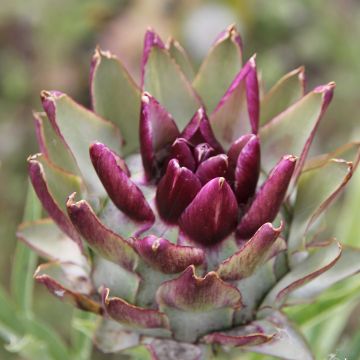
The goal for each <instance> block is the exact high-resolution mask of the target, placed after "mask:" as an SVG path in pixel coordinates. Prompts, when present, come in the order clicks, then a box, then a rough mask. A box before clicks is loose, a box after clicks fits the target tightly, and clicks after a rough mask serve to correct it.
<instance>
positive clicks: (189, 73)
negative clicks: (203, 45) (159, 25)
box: [166, 39, 195, 81]
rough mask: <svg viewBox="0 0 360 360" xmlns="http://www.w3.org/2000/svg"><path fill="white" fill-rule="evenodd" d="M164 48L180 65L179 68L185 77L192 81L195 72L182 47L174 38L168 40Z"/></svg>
mask: <svg viewBox="0 0 360 360" xmlns="http://www.w3.org/2000/svg"><path fill="white" fill-rule="evenodd" d="M166 48H167V49H168V51H169V54H170V56H171V57H172V58H173V59H174V60H175V62H176V63H177V64H178V65H179V66H180V69H181V70H182V72H183V73H184V74H185V76H186V77H187V79H188V80H190V81H192V80H193V78H194V76H195V72H194V68H193V66H192V64H191V62H190V59H189V56H188V54H187V53H186V51H185V50H184V48H183V47H182V46H181V45H180V44H179V43H178V42H177V41H176V40H174V39H170V40H169V42H168V43H167V44H166Z"/></svg>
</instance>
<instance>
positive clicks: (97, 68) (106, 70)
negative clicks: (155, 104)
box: [91, 49, 140, 156]
mask: <svg viewBox="0 0 360 360" xmlns="http://www.w3.org/2000/svg"><path fill="white" fill-rule="evenodd" d="M91 94H92V105H93V109H94V111H95V112H96V113H97V114H99V115H100V116H102V117H104V118H105V119H108V120H111V121H112V122H113V123H114V124H115V125H117V126H118V127H119V129H120V132H121V136H122V138H123V142H124V143H123V147H122V154H123V155H124V156H126V155H129V154H131V153H133V152H136V150H138V148H139V117H140V89H139V88H138V87H137V85H136V84H135V82H134V80H133V79H132V78H131V76H130V74H129V73H128V72H127V71H126V69H125V67H124V66H123V64H122V63H121V62H120V61H119V59H117V58H116V57H115V56H114V55H111V54H110V53H108V52H103V51H101V50H99V49H96V50H95V55H94V57H93V64H92V73H91Z"/></svg>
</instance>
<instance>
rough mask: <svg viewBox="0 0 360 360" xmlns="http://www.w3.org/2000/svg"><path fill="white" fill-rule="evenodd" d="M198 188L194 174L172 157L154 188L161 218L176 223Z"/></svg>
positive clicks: (199, 185)
mask: <svg viewBox="0 0 360 360" xmlns="http://www.w3.org/2000/svg"><path fill="white" fill-rule="evenodd" d="M200 189H201V183H200V181H199V179H198V178H197V177H196V175H194V174H193V173H192V172H191V171H190V170H188V169H187V168H185V167H181V166H180V165H179V162H178V161H177V160H175V159H172V160H171V161H170V162H169V164H168V166H167V170H166V173H165V175H164V176H163V178H162V179H161V180H160V182H159V184H158V186H157V190H156V205H157V208H158V211H159V214H160V216H161V217H162V219H164V220H165V221H167V222H169V223H176V221H177V219H178V218H179V216H180V215H181V213H182V212H183V211H184V210H185V208H186V207H187V206H188V205H189V204H190V203H191V201H192V200H193V199H194V197H195V196H196V194H197V193H198V191H199V190H200Z"/></svg>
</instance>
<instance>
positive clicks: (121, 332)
mask: <svg viewBox="0 0 360 360" xmlns="http://www.w3.org/2000/svg"><path fill="white" fill-rule="evenodd" d="M139 342H140V335H139V334H138V333H137V332H133V331H131V330H129V329H124V327H123V326H122V325H120V324H119V323H118V322H116V321H113V320H110V319H105V318H101V320H100V322H99V324H98V327H97V329H96V333H95V337H94V343H95V344H96V346H97V347H98V348H99V349H100V350H101V351H102V352H104V353H115V352H118V351H121V350H124V349H127V348H132V347H134V346H137V345H138V344H139Z"/></svg>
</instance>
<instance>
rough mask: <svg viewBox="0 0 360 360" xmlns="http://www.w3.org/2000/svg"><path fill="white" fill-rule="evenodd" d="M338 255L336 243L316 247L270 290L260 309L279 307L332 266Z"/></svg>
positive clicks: (338, 248) (330, 242)
mask: <svg viewBox="0 0 360 360" xmlns="http://www.w3.org/2000/svg"><path fill="white" fill-rule="evenodd" d="M340 255H341V247H340V244H339V243H338V242H336V241H329V242H328V243H327V244H322V245H320V246H318V247H317V248H315V250H314V251H312V252H311V253H310V254H309V255H308V257H307V258H306V259H305V260H303V261H302V262H300V263H299V264H297V265H296V266H295V267H294V268H292V269H291V271H290V272H289V273H287V274H286V275H285V276H284V277H283V278H282V279H281V280H280V281H279V282H278V283H277V284H276V285H275V286H274V287H273V288H272V289H271V291H270V292H269V293H268V294H267V295H266V297H265V299H264V301H263V303H262V304H261V307H264V308H266V307H267V306H270V307H273V308H279V307H281V306H282V305H283V304H284V302H285V301H286V298H287V296H288V295H289V294H290V293H291V292H293V291H294V290H296V289H297V288H299V287H300V286H302V285H305V284H306V283H308V282H309V281H311V280H312V279H314V278H316V277H317V276H319V275H321V274H322V273H324V272H325V271H326V270H328V269H330V268H331V267H332V266H334V264H335V263H336V261H337V260H338V259H339V257H340Z"/></svg>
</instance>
